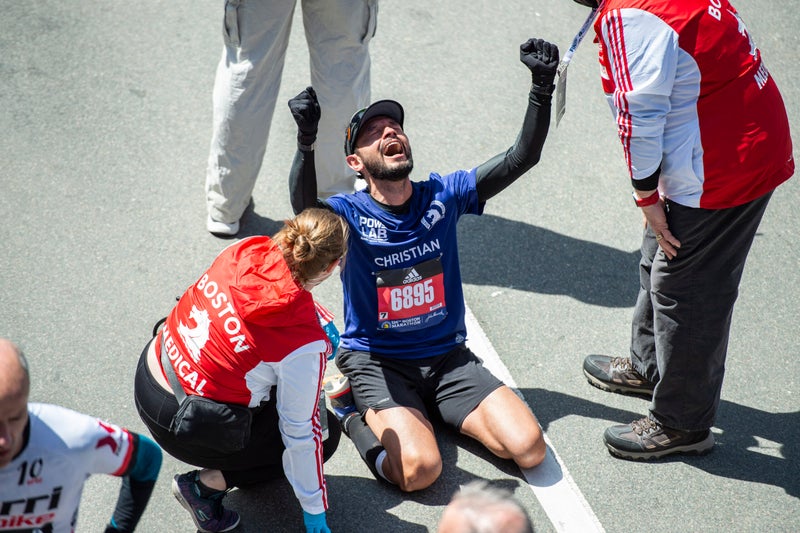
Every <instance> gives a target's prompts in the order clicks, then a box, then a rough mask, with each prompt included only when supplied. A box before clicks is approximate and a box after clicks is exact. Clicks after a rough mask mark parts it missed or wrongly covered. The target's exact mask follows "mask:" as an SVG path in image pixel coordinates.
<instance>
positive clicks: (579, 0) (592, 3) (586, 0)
mask: <svg viewBox="0 0 800 533" xmlns="http://www.w3.org/2000/svg"><path fill="white" fill-rule="evenodd" d="M575 3H576V4H580V5H582V6H586V7H591V8H592V9H594V8H596V7H597V5H598V4H599V2H598V1H597V0H575Z"/></svg>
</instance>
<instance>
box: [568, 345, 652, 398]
mask: <svg viewBox="0 0 800 533" xmlns="http://www.w3.org/2000/svg"><path fill="white" fill-rule="evenodd" d="M583 374H584V375H585V376H586V378H587V379H588V380H589V383H591V384H592V385H594V386H595V387H597V388H598V389H602V390H604V391H608V392H622V393H626V394H641V395H644V396H647V397H648V398H652V397H653V389H654V388H655V385H654V384H653V383H651V382H649V381H647V379H646V378H645V377H644V376H642V375H641V374H640V373H639V372H637V371H636V370H635V369H634V368H633V364H631V360H630V359H628V358H626V357H609V356H607V355H587V356H586V359H584V360H583Z"/></svg>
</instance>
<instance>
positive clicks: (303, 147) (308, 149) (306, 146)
mask: <svg viewBox="0 0 800 533" xmlns="http://www.w3.org/2000/svg"><path fill="white" fill-rule="evenodd" d="M316 146H317V143H315V142H312V143H311V144H303V143H301V142H300V141H297V149H298V150H300V151H301V152H313V151H314V148H315V147H316Z"/></svg>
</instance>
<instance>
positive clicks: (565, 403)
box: [520, 389, 800, 498]
mask: <svg viewBox="0 0 800 533" xmlns="http://www.w3.org/2000/svg"><path fill="white" fill-rule="evenodd" d="M520 392H522V394H523V396H524V397H525V400H526V401H527V402H528V405H530V406H531V407H532V409H533V412H534V413H536V417H537V418H538V419H539V423H540V424H541V425H542V428H544V430H545V431H547V428H548V426H549V424H550V423H551V422H553V421H555V420H558V419H560V418H563V417H565V416H568V415H580V416H585V417H590V418H598V419H603V420H613V421H615V422H616V423H620V424H626V423H628V422H630V421H632V420H635V419H637V418H641V417H642V416H644V415H645V414H646V413H647V406H648V402H647V401H644V402H642V409H641V412H638V413H633V412H631V411H626V410H622V409H616V408H613V407H608V406H606V405H604V404H602V403H596V402H592V401H589V400H585V399H583V398H578V397H575V396H569V395H567V394H563V393H560V392H553V391H548V390H545V389H522V390H521V391H520ZM714 428H715V429H714V430H713V432H714V437H715V438H716V441H717V444H716V446H715V447H714V450H713V451H712V453H710V454H708V455H706V456H703V457H696V456H681V455H676V456H673V457H666V458H664V459H661V460H660V462H685V463H686V464H688V465H690V466H693V467H695V468H699V469H701V470H704V471H705V472H708V473H709V474H713V475H715V476H720V477H725V478H730V479H737V480H742V481H751V482H754V483H765V484H768V485H774V486H776V487H781V488H782V489H784V490H785V491H786V493H787V494H789V495H790V496H794V497H798V498H800V477H799V476H798V467H797V465H798V464H800V452H799V451H798V442H800V412H798V411H795V412H789V413H768V412H766V411H761V410H759V409H754V408H752V407H748V406H746V405H741V404H737V403H733V402H729V401H726V400H724V399H723V400H722V401H721V402H720V407H719V412H718V413H717V422H716V424H715V426H714ZM593 438H594V437H593ZM597 438H599V436H598V437H597ZM632 464H642V465H643V466H645V465H646V464H647V463H644V462H643V463H632Z"/></svg>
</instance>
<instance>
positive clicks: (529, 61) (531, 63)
mask: <svg viewBox="0 0 800 533" xmlns="http://www.w3.org/2000/svg"><path fill="white" fill-rule="evenodd" d="M519 60H520V61H522V62H523V63H524V64H525V66H526V67H528V68H529V69H530V71H531V78H532V79H533V86H534V87H535V88H537V89H541V90H544V91H546V92H547V91H549V92H550V93H552V92H553V88H554V86H553V80H554V79H555V77H556V71H557V70H558V47H557V46H556V45H554V44H552V43H548V42H547V41H545V40H544V39H528V40H527V41H525V42H524V43H522V44H521V45H520V46H519Z"/></svg>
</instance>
